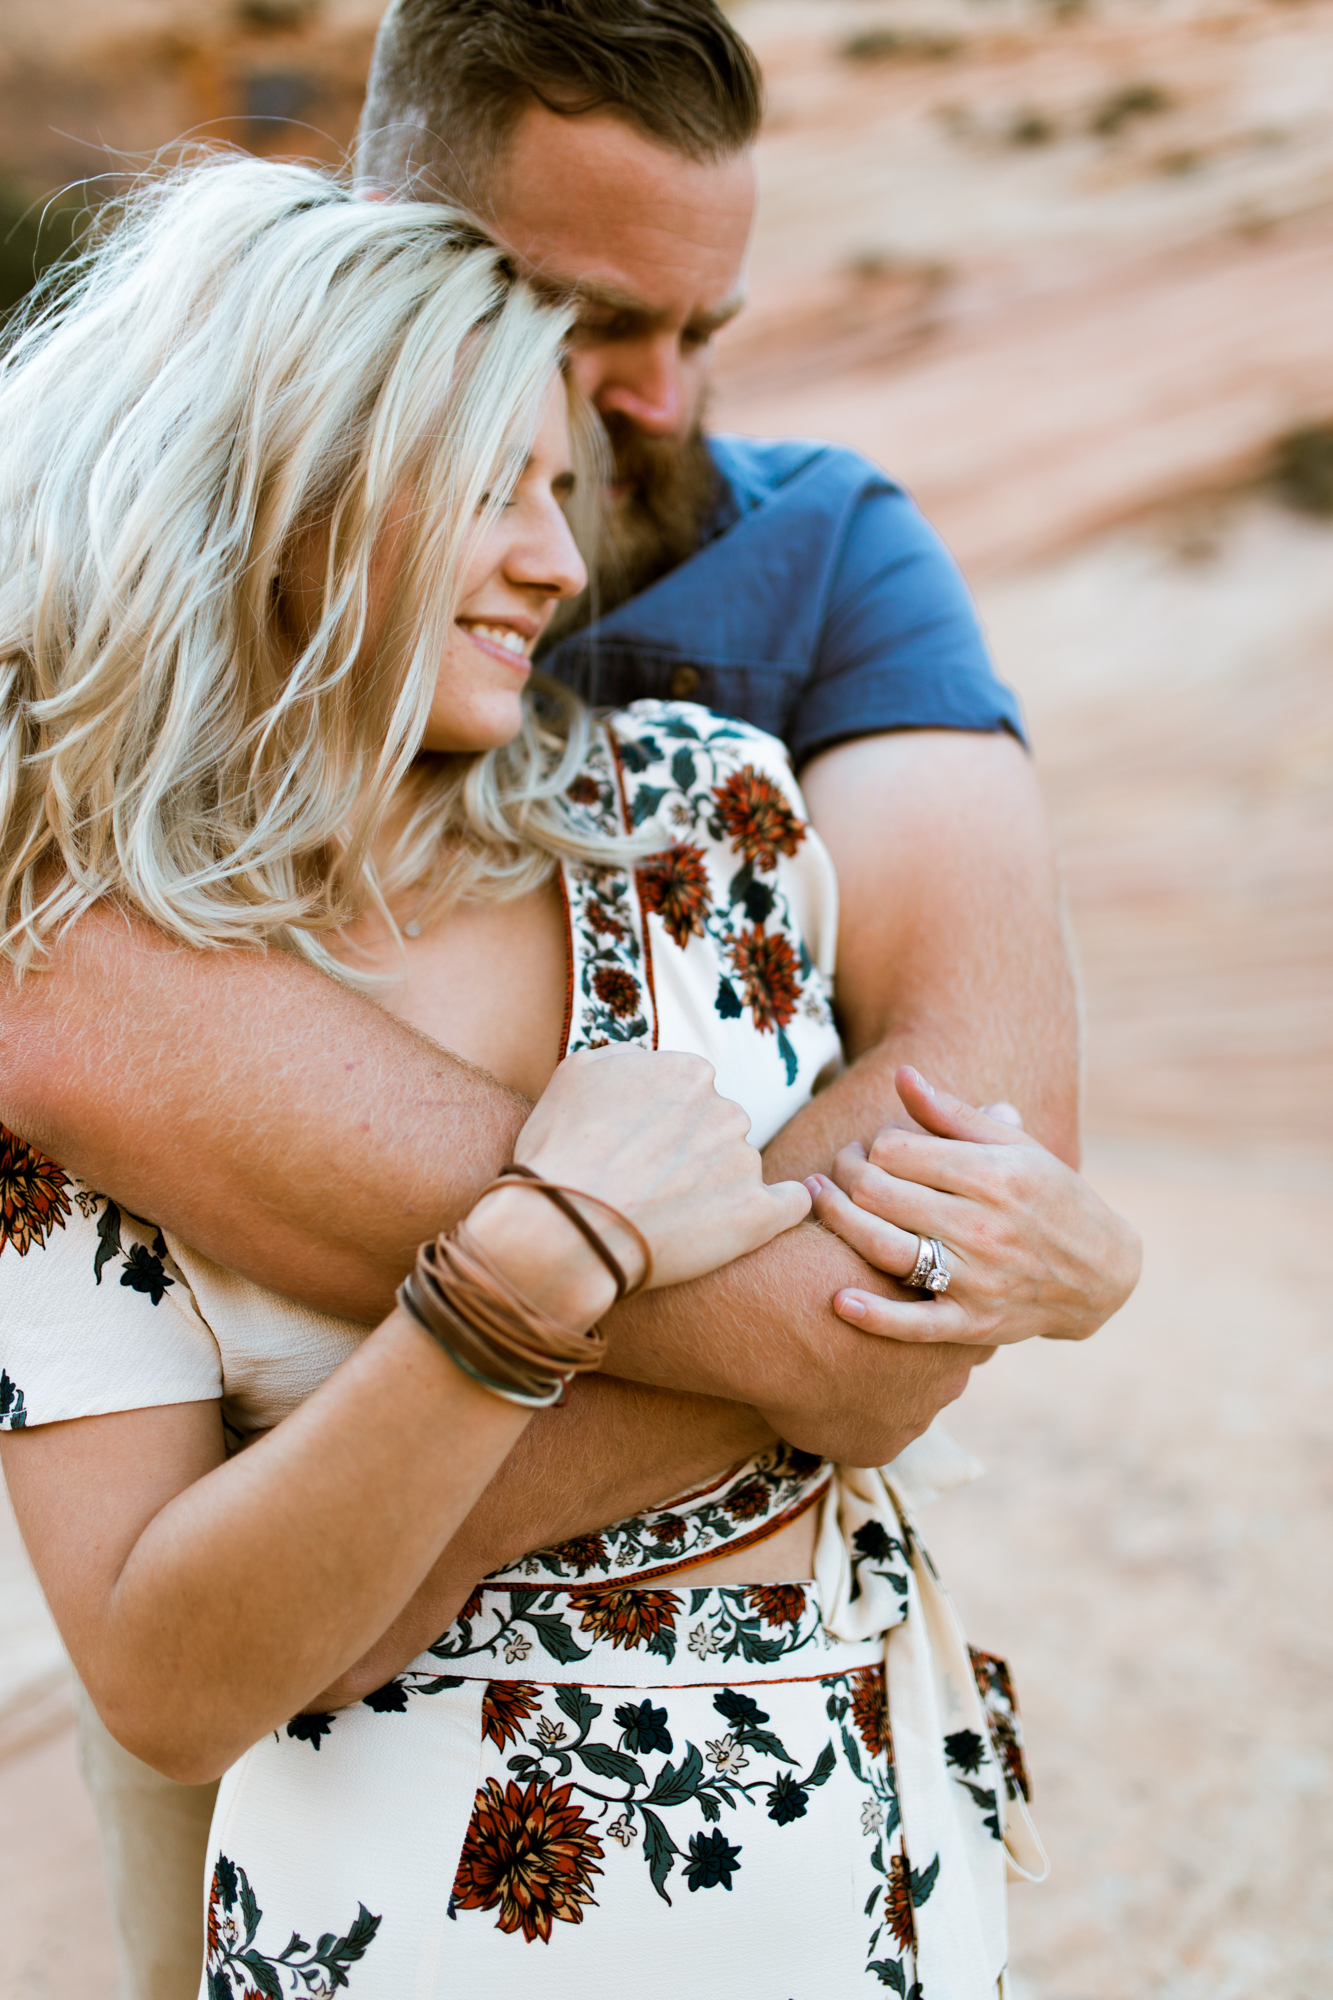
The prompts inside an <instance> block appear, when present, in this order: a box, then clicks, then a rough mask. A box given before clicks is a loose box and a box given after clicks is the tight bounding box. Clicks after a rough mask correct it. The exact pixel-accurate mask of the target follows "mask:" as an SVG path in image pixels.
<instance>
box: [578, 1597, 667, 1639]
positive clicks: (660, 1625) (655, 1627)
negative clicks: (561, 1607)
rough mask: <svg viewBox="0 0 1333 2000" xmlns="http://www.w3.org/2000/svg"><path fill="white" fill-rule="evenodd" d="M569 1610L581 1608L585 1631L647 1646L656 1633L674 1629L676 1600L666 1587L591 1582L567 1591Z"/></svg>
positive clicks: (606, 1637)
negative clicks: (635, 1586)
mask: <svg viewBox="0 0 1333 2000" xmlns="http://www.w3.org/2000/svg"><path fill="white" fill-rule="evenodd" d="M569 1608H570V1610H571V1611H581V1612H582V1613H583V1617H582V1619H581V1621H580V1624H581V1628H582V1630H583V1631H585V1632H592V1633H593V1634H594V1635H595V1636H596V1637H597V1638H599V1639H609V1640H610V1641H611V1644H612V1645H613V1646H624V1647H625V1648H626V1649H627V1650H632V1649H633V1648H634V1647H636V1646H646V1645H647V1644H648V1642H649V1640H651V1639H655V1638H656V1637H657V1635H658V1633H659V1632H665V1633H667V1634H668V1635H670V1634H673V1633H674V1632H675V1629H676V1610H677V1605H676V1599H675V1597H674V1596H673V1595H672V1593H671V1592H670V1591H669V1590H634V1589H629V1590H626V1589H621V1588H616V1587H614V1586H611V1585H592V1584H590V1585H589V1586H588V1587H587V1588H586V1589H584V1590H571V1591H570V1593H569Z"/></svg>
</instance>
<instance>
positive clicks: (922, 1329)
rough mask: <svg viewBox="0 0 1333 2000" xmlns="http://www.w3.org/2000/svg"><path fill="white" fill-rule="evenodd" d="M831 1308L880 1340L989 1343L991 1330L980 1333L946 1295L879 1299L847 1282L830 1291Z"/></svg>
mask: <svg viewBox="0 0 1333 2000" xmlns="http://www.w3.org/2000/svg"><path fill="white" fill-rule="evenodd" d="M833 1310H834V1312H835V1313H837V1315H838V1317H839V1319H845V1320H846V1322H847V1324H848V1325H849V1326H854V1327H856V1328H857V1330H858V1331H859V1332H861V1333H873V1334H876V1335H878V1336H879V1338H880V1339H882V1340H902V1341H913V1342H916V1343H918V1344H922V1343H925V1342H933V1343H938V1342H941V1341H949V1342H952V1343H953V1345H954V1346H956V1347H972V1346H978V1345H985V1346H988V1347H989V1346H990V1345H991V1344H992V1343H993V1341H994V1338H995V1335H994V1333H993V1332H992V1333H990V1334H989V1335H988V1336H983V1335H982V1334H981V1333H979V1332H977V1331H975V1330H974V1328H973V1325H972V1321H971V1319H970V1318H969V1316H968V1314H967V1313H966V1312H965V1311H964V1310H963V1308H962V1307H961V1306H958V1305H955V1304H954V1302H953V1301H952V1300H951V1299H950V1298H948V1297H947V1296H946V1297H945V1298H941V1299H935V1300H932V1301H929V1302H927V1303H924V1304H922V1305H912V1304H909V1303H908V1302H907V1301H905V1300H900V1299H882V1298H879V1297H878V1296H877V1295H876V1294H875V1293H874V1292H858V1291H855V1290H853V1289H852V1288H851V1287H850V1286H847V1287H844V1288H843V1290H842V1291H840V1292H835V1293H834V1295H833Z"/></svg>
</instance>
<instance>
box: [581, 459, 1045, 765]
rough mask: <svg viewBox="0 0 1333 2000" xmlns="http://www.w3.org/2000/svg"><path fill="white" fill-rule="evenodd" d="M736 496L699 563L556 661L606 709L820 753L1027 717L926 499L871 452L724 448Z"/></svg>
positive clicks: (687, 565) (1003, 725)
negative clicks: (657, 702)
mask: <svg viewBox="0 0 1333 2000" xmlns="http://www.w3.org/2000/svg"><path fill="white" fill-rule="evenodd" d="M709 447H710V450H711V451H712V454H713V458H714V461H715V463H716V465H717V468H718V471H719V473H720V475H721V480H722V491H721V498H720V500H719V504H718V507H717V510H716V512H715V514H714V516H713V518H712V519H711V520H710V522H709V524H708V527H707V530H706V532H705V535H704V538H703V541H702V544H701V546H700V548H699V549H698V551H697V553H696V554H694V555H693V556H691V557H690V558H689V559H688V561H686V562H684V563H682V564H681V565H680V566H679V567H678V568H677V569H674V570H672V571H671V572H670V574H669V575H667V576H664V577H662V578H660V579H659V580H658V582H656V583H654V584H651V585H650V586H649V587H648V589H647V590H644V591H641V592H640V593H639V595H638V596H637V597H633V598H631V599H630V600H629V601H628V602H627V603H625V604H622V605H620V606H619V607H618V609H617V610H615V611H613V612H611V613H610V615H609V616H608V617H606V618H603V619H602V620H600V622H599V623H597V624H596V625H593V626H590V627H589V628H588V629H587V630H586V631H584V632H579V633H575V634H574V635H573V636H572V637H570V638H569V639H566V640H565V641H564V642H563V643H562V644H561V645H559V646H557V647H555V648H554V649H553V650H552V652H551V653H550V654H549V655H548V656H547V658H546V659H545V660H544V661H543V663H542V664H543V665H544V666H545V667H546V668H547V670H548V671H552V672H555V673H558V674H559V675H560V676H561V678H562V679H565V680H567V681H568V682H569V683H570V684H571V685H572V686H574V687H576V688H577V689H578V690H579V692H580V693H582V694H583V695H585V696H586V697H587V698H588V699H589V700H590V701H593V702H595V703H597V704H598V705H608V704H609V705H612V706H615V707H621V706H624V705H625V704H627V703H629V702H631V701H635V700H637V699H638V698H639V697H640V696H643V695H656V696H659V697H663V698H667V697H674V698H676V699H681V700H684V699H688V700H691V701H699V702H703V703H704V704H705V705H706V706H707V707H710V708H714V709H717V710H718V711H719V712H720V713H722V714H724V715H734V716H739V717H741V718H742V719H743V720H744V721H746V722H752V723H755V724H757V725H758V727H759V728H761V729H767V730H769V731H770V732H771V733H772V734H773V735H775V736H780V737H782V738H783V740H784V741H785V742H786V743H787V745H788V747H789V749H790V750H791V752H792V756H793V758H794V760H795V762H796V763H797V765H798V766H799V765H800V764H801V763H802V762H803V761H804V760H805V759H806V758H808V757H810V756H812V755H813V754H814V753H815V752H816V751H817V750H824V749H827V748H828V747H829V746H830V745H831V744H834V743H839V742H844V741H846V740H848V739H849V738H851V737H855V736H867V735H871V734H873V733H874V732H876V731H878V730H885V729H972V730H988V731H992V730H997V729H1009V730H1012V731H1013V733H1014V735H1015V736H1017V737H1018V738H1019V739H1020V740H1022V738H1023V724H1022V719H1021V716H1020V712H1019V707H1018V702H1017V700H1016V698H1015V696H1014V694H1013V693H1012V691H1011V690H1010V689H1009V688H1007V687H1005V685H1004V684H1003V682H1002V681H1000V680H999V679H998V678H997V677H996V674H995V670H994V668H993V667H992V665H991V662H990V658H989V655H988V653H987V650H986V643H985V640H984V639H983V637H982V635H981V628H980V626H979V624H978V622H977V615H976V612H975V610H974V608H973V605H972V601H971V598H970V597H969V596H968V593H967V589H966V586H965V585H964V583H963V580H962V578H961V576H960V575H959V573H958V570H957V568H956V566H955V564H954V562H953V560H952V558H951V557H950V556H949V555H948V553H947V551H946V550H945V548H944V545H943V543H942V542H941V541H940V539H939V537H938V535H936V533H935V531H934V530H933V529H932V528H931V527H930V526H929V525H928V523H927V522H926V521H925V519H924V518H923V516H922V515H921V513H920V511H919V510H918V509H917V507H916V506H915V504H914V503H913V501H912V500H911V499H910V498H909V497H908V495H907V494H906V493H904V492H903V490H902V488H901V487H899V486H895V485H894V483H893V481H892V480H891V479H889V478H887V477H886V476H885V474H884V473H882V472H880V471H879V470H878V468H877V467H875V466H873V465H872V464H870V462H869V461H868V460H867V459H864V458H862V457H861V456H860V454H859V453H857V452H854V451H848V450H846V449H845V448H843V447H842V446H837V445H827V444H819V443H814V442H811V441H810V440H808V439H799V438H784V439H778V440H768V439H756V438H745V437H732V436H720V437H713V438H711V439H710V440H709Z"/></svg>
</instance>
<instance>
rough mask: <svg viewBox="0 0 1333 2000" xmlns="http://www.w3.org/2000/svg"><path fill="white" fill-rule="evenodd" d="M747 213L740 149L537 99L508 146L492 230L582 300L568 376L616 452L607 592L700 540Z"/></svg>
mask: <svg viewBox="0 0 1333 2000" xmlns="http://www.w3.org/2000/svg"><path fill="white" fill-rule="evenodd" d="M753 216H754V172H753V168H752V166H751V162H750V157H749V155H748V154H746V153H738V154H733V155H732V156H731V157H730V158H729V159H726V160H723V161H720V162H717V163H713V164H708V165H701V164H699V163H698V162H697V161H694V160H689V159H686V158H685V156H684V155H683V154H680V153H676V152H673V151H671V150H669V149H668V148H666V147H663V146H659V145H657V144H655V143H654V141H652V140H651V139H648V138H645V137H644V135H643V134H642V133H640V132H638V131H636V130H635V129H634V128H633V127H632V126H631V125H629V124H627V123H626V122H625V120H624V119H622V118H618V117H616V116H615V115H614V114H612V113H609V112H592V113H589V114H587V115H585V116H582V117H576V118H562V117H559V116H557V114H556V113H554V112H551V111H548V110H546V108H545V106H543V105H534V106H532V107H531V108H530V109H529V110H527V111H526V112H524V114H523V116H522V117H521V119H520V121H519V123H518V125H517V127H516V128H515V131H514V134H513V137H512V138H511V140H510V142H509V144H508V146H507V147H506V149H505V154H504V158H503V160H502V162H501V164H500V167H499V170H498V173H497V175H496V180H495V182H494V184H493V186H492V190H491V223H492V226H493V227H494V229H495V230H496V233H497V234H498V235H499V236H501V237H502V238H503V239H504V241H505V242H506V243H508V244H509V245H510V246H511V247H512V248H513V250H514V251H515V252H516V253H517V254H518V256H519V257H520V259H521V260H522V262H523V264H524V266H525V268H526V269H528V270H529V271H530V272H531V273H532V274H533V276H534V277H536V278H538V279H539V280H545V281H546V282H548V283H550V284H551V285H553V286H558V287H559V288H561V289H562V290H563V289H570V290H573V291H574V292H575V293H576V294H577V296H578V297H579V299H580V300H581V302H582V303H581V313H580V325H579V330H578V334H577V336H576V340H575V343H574V353H573V360H572V367H573V372H574V375H575V377H576V379H577V381H578V383H579V386H580V388H581V389H582V390H583V392H584V394H585V395H586V396H587V397H588V399H589V400H590V402H592V403H593V405H594V406H595V407H596V409H597V410H598V411H599V412H600V413H601V416H602V418H603V420H604V422H605V424H606V427H607V430H608V432H609V434H610V437H611V442H612V446H613V448H614V451H615V456H616V485H615V489H614V492H613V496H612V497H613V503H614V504H613V509H612V522H611V527H612V537H613V541H614V542H615V544H616V545H617V548H618V551H619V554H620V558H621V565H622V568H623V570H624V576H623V579H622V590H621V592H619V593H617V594H627V592H628V591H632V590H636V589H640V588H642V587H643V585H644V584H645V583H647V582H650V581H651V580H652V577H653V576H654V575H660V574H661V573H662V572H663V571H664V570H665V569H669V568H671V567H672V566H673V565H674V564H675V563H676V562H679V561H681V560H682V559H683V558H684V557H685V556H686V555H688V554H689V553H690V551H691V549H692V548H693V547H694V545H695V543H696V541H697V536H698V529H699V526H700V523H701V520H702V517H703V515H704V514H705V513H706V512H707V509H708V505H709V503H710V501H711V498H712V492H713V474H712V469H711V464H710V461H709V460H708V458H707V454H706V452H705V450H704V447H703V443H702V439H701V436H700V433H699V423H700V418H701V415H702V409H703V398H704V389H705V385H706V380H707V369H708V350H709V343H710V341H711V339H712V337H713V335H714V333H715V332H716V331H717V329H718V328H719V327H720V326H723V325H725V323H726V321H727V320H729V319H730V318H731V317H732V316H733V314H735V313H736V312H738V311H739V309H740V306H741V303H742V290H741V268H742V264H743V262H744V258H745V246H746V243H747V241H748V239H749V234H750V224H751V221H752V219H753Z"/></svg>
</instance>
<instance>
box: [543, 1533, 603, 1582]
mask: <svg viewBox="0 0 1333 2000" xmlns="http://www.w3.org/2000/svg"><path fill="white" fill-rule="evenodd" d="M551 1553H552V1554H553V1555H554V1556H555V1558H556V1561H557V1562H559V1563H561V1564H562V1565H563V1564H567V1565H568V1566H569V1568H570V1569H572V1570H573V1571H575V1573H576V1574H577V1575H579V1576H586V1575H587V1574H588V1571H589V1570H590V1569H601V1570H606V1569H610V1567H611V1558H610V1556H609V1554H608V1553H607V1547H606V1543H605V1541H604V1540H603V1538H602V1537H601V1535H575V1536H574V1537H573V1538H572V1539H571V1540H570V1541H567V1542H561V1544H560V1546H559V1548H558V1549H553V1550H552V1552H551Z"/></svg>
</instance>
